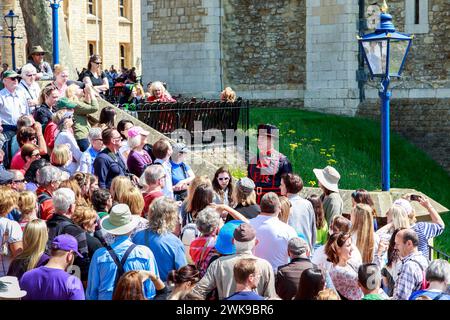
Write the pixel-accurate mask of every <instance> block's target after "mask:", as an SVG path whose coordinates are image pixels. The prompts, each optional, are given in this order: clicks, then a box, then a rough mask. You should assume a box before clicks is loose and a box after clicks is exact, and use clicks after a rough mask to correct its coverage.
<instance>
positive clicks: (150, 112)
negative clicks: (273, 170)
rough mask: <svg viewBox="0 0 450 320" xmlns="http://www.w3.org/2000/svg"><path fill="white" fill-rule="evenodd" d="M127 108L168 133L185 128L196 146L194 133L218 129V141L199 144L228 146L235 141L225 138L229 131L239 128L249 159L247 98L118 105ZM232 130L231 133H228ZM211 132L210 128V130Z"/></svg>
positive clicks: (202, 133) (146, 122)
mask: <svg viewBox="0 0 450 320" xmlns="http://www.w3.org/2000/svg"><path fill="white" fill-rule="evenodd" d="M117 106H118V107H119V108H121V109H123V110H124V111H127V112H128V113H130V114H131V115H133V116H134V117H136V118H137V119H139V120H140V121H142V122H144V123H145V124H147V125H148V126H150V127H152V128H154V129H155V130H157V131H159V132H161V133H162V134H164V135H167V136H171V135H172V133H173V132H174V131H175V130H177V129H184V130H187V131H188V132H189V133H191V134H192V135H191V137H192V140H191V141H190V143H191V144H192V145H195V144H196V143H198V142H199V141H197V140H195V139H194V135H195V134H197V135H198V134H201V135H202V137H204V136H207V137H208V135H205V133H206V132H207V131H209V130H214V131H215V132H216V133H217V132H220V134H222V137H223V139H222V140H221V141H216V140H212V141H211V140H209V139H208V138H206V140H205V139H203V138H202V141H201V143H202V145H203V146H205V145H214V146H218V144H222V145H223V146H224V147H229V146H230V144H234V145H235V144H236V143H237V138H236V139H234V138H233V140H232V141H230V140H229V139H227V137H229V136H230V134H231V132H233V131H234V132H236V131H238V130H239V131H240V133H241V135H244V136H245V137H244V140H245V152H246V160H248V158H247V157H248V150H249V140H248V134H247V133H248V129H249V125H250V107H249V101H247V100H246V101H244V100H241V99H239V100H237V101H235V102H224V101H218V100H200V101H185V102H148V103H139V104H122V105H117ZM230 131H231V132H230ZM210 132H211V131H210Z"/></svg>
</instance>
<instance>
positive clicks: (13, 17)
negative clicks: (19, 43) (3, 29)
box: [4, 10, 19, 30]
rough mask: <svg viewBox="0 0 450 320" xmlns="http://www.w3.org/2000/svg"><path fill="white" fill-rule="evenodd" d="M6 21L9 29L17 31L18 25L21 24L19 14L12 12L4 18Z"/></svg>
mask: <svg viewBox="0 0 450 320" xmlns="http://www.w3.org/2000/svg"><path fill="white" fill-rule="evenodd" d="M4 19H5V22H6V25H7V26H8V29H10V30H11V29H12V30H15V29H16V26H17V23H18V22H19V16H18V15H17V14H15V13H14V12H13V11H12V10H9V13H8V14H7V15H6V16H4Z"/></svg>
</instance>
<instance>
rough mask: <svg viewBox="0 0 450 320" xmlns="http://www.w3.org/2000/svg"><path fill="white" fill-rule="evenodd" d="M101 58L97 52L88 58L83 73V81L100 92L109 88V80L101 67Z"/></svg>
mask: <svg viewBox="0 0 450 320" xmlns="http://www.w3.org/2000/svg"><path fill="white" fill-rule="evenodd" d="M101 65H102V59H101V57H100V56H99V55H98V54H94V55H92V56H91V57H90V58H89V63H88V67H87V71H86V72H85V73H84V78H83V82H84V83H85V84H87V85H91V86H93V87H94V89H95V91H96V92H97V93H98V94H100V93H104V92H105V91H107V90H109V82H108V78H107V77H106V74H105V73H104V72H103V71H102V69H101Z"/></svg>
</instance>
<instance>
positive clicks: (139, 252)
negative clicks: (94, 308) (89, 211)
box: [86, 235, 159, 300]
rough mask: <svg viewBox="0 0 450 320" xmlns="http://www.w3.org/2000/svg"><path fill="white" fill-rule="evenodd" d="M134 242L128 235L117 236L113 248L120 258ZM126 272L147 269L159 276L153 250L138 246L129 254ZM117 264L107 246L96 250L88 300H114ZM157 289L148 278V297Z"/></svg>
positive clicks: (146, 283) (87, 294)
mask: <svg viewBox="0 0 450 320" xmlns="http://www.w3.org/2000/svg"><path fill="white" fill-rule="evenodd" d="M132 244H133V243H132V242H131V241H130V239H129V237H128V236H127V235H123V236H117V237H116V241H115V242H114V243H113V244H112V245H111V248H112V249H113V250H114V252H115V253H116V255H117V257H118V258H119V260H121V259H122V257H123V255H124V254H125V251H127V249H128V247H130V246H131V245H132ZM124 270H125V272H127V271H131V270H147V271H151V272H153V273H155V274H156V275H157V276H159V272H158V267H157V265H156V261H155V257H154V256H153V252H152V251H151V250H150V249H149V248H147V247H146V246H139V245H138V246H136V247H135V248H134V249H133V251H131V253H130V255H129V256H128V259H127V261H126V262H125V265H124ZM116 273H117V266H116V264H115V263H114V260H113V258H112V257H111V255H110V254H109V252H108V250H107V249H106V248H100V249H97V251H95V253H94V256H93V257H92V261H91V265H90V267H89V278H88V279H89V280H88V286H87V290H86V300H112V296H113V291H114V280H115V278H116ZM155 294H156V289H155V286H154V285H153V283H152V282H151V281H150V280H149V279H147V280H146V281H145V282H144V295H145V297H146V298H147V299H151V298H153V297H154V296H155Z"/></svg>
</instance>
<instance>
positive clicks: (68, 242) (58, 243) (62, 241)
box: [52, 234, 83, 258]
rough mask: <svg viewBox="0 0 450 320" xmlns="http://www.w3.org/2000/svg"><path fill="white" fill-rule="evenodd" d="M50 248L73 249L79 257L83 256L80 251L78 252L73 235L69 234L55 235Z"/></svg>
mask: <svg viewBox="0 0 450 320" xmlns="http://www.w3.org/2000/svg"><path fill="white" fill-rule="evenodd" d="M52 249H54V250H63V251H73V252H75V253H76V254H77V255H78V256H79V257H80V258H83V256H82V255H81V253H79V252H78V242H77V239H75V237H73V236H71V235H70V234H60V235H59V236H57V237H55V239H53V241H52Z"/></svg>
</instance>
